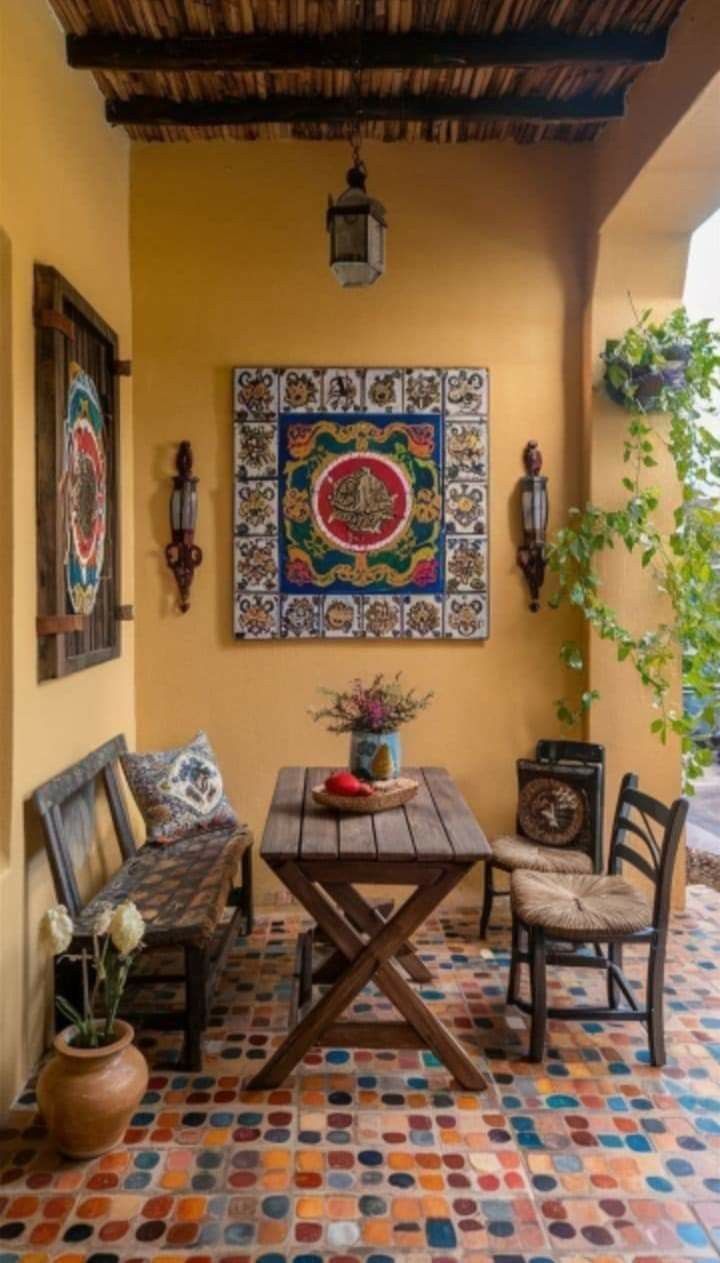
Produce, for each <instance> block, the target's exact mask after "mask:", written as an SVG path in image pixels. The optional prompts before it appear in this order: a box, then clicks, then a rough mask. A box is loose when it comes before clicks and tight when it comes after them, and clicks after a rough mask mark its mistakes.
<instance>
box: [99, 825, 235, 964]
mask: <svg viewBox="0 0 720 1263" xmlns="http://www.w3.org/2000/svg"><path fill="white" fill-rule="evenodd" d="M251 842H252V835H251V834H250V832H249V830H247V829H246V828H244V827H242V828H240V829H233V830H227V829H225V830H218V831H216V832H214V833H203V834H201V835H197V836H195V837H190V838H184V839H182V840H180V841H178V842H174V843H173V845H172V846H156V845H153V844H152V843H146V845H145V846H143V847H141V848H140V850H139V851H138V853H137V855H136V856H134V858H133V859H131V860H129V861H128V862H127V863H126V864H123V866H122V868H121V869H120V870H119V871H118V872H117V873H116V874H115V876H114V877H112V878H111V879H110V881H109V882H108V883H107V885H106V886H104V887H103V889H102V890H101V891H99V892H98V894H97V895H95V897H94V899H92V900H91V901H90V903H89V904H88V905H87V907H85V908H84V909H83V911H82V913H81V915H80V916H79V917H78V918H77V919H76V922H75V924H76V928H77V931H78V936H84V935H87V934H88V933H89V931H90V927H91V925H92V922H93V919H94V917H95V915H96V914H97V911H98V905H99V904H100V903H103V902H109V903H112V904H113V905H115V904H118V903H122V901H123V900H124V899H132V900H133V902H134V903H135V904H136V905H137V907H138V910H139V911H140V913H141V915H142V916H143V918H144V920H145V923H146V925H147V933H146V935H145V943H146V944H147V946H148V947H153V946H159V945H161V944H177V945H181V944H182V945H184V944H186V943H192V944H196V945H197V946H204V945H206V944H207V943H209V941H210V939H211V938H212V935H213V932H214V931H215V929H216V927H217V925H218V923H219V921H220V918H221V917H222V914H223V911H224V909H225V907H226V905H227V902H228V895H229V893H230V891H231V889H232V888H233V886H235V885H236V877H237V872H238V865H239V862H240V858H241V856H242V854H243V851H244V850H245V849H246V848H247V847H248V846H249V845H250V844H251Z"/></svg>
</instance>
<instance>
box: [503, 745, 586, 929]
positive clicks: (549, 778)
mask: <svg viewBox="0 0 720 1263" xmlns="http://www.w3.org/2000/svg"><path fill="white" fill-rule="evenodd" d="M516 766H517V780H518V806H517V815H516V833H515V834H513V835H510V836H507V837H499V838H496V839H495V840H494V841H493V842H491V844H490V845H491V849H492V857H491V859H490V860H488V862H487V864H486V865H485V894H484V897H483V906H482V913H481V915H480V937H481V938H484V937H485V934H486V932H487V928H488V925H489V923H490V914H491V912H492V906H493V900H494V899H495V898H496V897H506V898H507V897H509V894H510V891H509V889H508V890H499V889H498V888H497V887H496V886H495V883H494V880H493V872H494V870H495V869H499V870H501V871H502V872H505V873H508V874H510V875H512V874H513V873H514V872H517V870H518V869H529V870H531V871H532V872H536V873H593V872H599V871H600V869H601V868H602V818H603V790H604V781H605V751H604V750H603V747H602V746H599V745H595V744H594V743H590V742H586V741H548V740H543V741H538V743H537V746H536V749H535V758H534V759H518V760H517V765H516Z"/></svg>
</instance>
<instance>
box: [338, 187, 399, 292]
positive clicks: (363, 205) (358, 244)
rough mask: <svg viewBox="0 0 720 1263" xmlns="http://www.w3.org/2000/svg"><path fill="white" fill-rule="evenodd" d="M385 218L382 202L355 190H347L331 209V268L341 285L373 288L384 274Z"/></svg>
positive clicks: (359, 190)
mask: <svg viewBox="0 0 720 1263" xmlns="http://www.w3.org/2000/svg"><path fill="white" fill-rule="evenodd" d="M383 217H384V211H383V208H382V206H380V203H379V202H376V201H375V200H374V199H373V198H369V197H368V196H367V194H366V193H365V192H363V191H362V190H361V189H356V188H348V189H346V190H345V192H344V193H343V194H342V195H341V196H340V197H339V198H338V199H337V202H336V203H335V205H334V206H331V207H330V210H329V212H328V227H329V231H330V266H331V268H332V270H333V272H334V273H335V275H336V277H337V279H338V281H339V282H340V284H341V285H343V286H345V287H351V286H359V285H372V284H373V282H374V281H376V280H377V278H378V277H379V276H381V275H382V272H383V270H384V267H385V258H384V254H385V251H384V240H383V238H384V233H385V225H384V222H383Z"/></svg>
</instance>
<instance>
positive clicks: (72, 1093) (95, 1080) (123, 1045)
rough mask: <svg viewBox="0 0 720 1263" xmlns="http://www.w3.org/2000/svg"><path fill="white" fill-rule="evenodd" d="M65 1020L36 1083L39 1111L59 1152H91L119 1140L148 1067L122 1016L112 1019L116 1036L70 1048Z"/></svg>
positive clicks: (70, 1154) (70, 1031)
mask: <svg viewBox="0 0 720 1263" xmlns="http://www.w3.org/2000/svg"><path fill="white" fill-rule="evenodd" d="M73 1033H74V1027H72V1026H69V1027H67V1029H66V1030H64V1031H61V1032H60V1034H59V1035H56V1037H55V1056H54V1057H52V1058H51V1060H50V1061H49V1062H48V1063H47V1064H46V1065H45V1066H44V1067H43V1069H42V1071H41V1072H40V1077H39V1079H38V1085H37V1098H38V1105H39V1107H40V1112H41V1114H42V1116H43V1118H44V1119H45V1122H46V1123H47V1126H48V1130H49V1132H50V1135H51V1137H52V1139H53V1140H54V1142H55V1144H56V1145H57V1147H58V1149H59V1150H60V1152H61V1153H64V1154H66V1155H67V1156H68V1157H70V1158H95V1157H97V1155H98V1154H101V1153H106V1152H107V1151H108V1149H112V1148H113V1146H114V1145H116V1144H118V1143H119V1141H121V1140H122V1138H123V1135H124V1134H125V1129H126V1127H127V1125H128V1123H129V1121H130V1119H131V1117H132V1115H133V1113H134V1112H135V1110H136V1109H137V1106H138V1104H139V1102H140V1100H141V1098H142V1097H143V1095H144V1093H145V1090H146V1088H147V1082H148V1068H147V1062H146V1061H145V1058H144V1057H143V1055H142V1053H141V1052H139V1051H138V1049H137V1048H135V1046H134V1044H133V1042H132V1040H133V1035H134V1031H133V1028H132V1026H130V1025H129V1023H128V1022H122V1021H120V1020H119V1019H118V1020H117V1021H116V1022H115V1033H116V1034H117V1036H118V1038H117V1039H116V1041H115V1043H114V1044H106V1045H105V1046H104V1047H102V1048H74V1047H73V1045H72V1044H70V1043H69V1042H68V1040H69V1039H70V1038H72V1035H73Z"/></svg>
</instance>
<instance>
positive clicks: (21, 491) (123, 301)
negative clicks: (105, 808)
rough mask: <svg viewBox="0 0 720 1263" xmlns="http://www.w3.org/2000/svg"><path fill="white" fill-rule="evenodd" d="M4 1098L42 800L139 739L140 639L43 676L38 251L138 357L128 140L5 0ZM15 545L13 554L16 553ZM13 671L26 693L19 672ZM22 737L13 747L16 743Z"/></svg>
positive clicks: (0, 111) (41, 34)
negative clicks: (59, 674) (39, 793)
mask: <svg viewBox="0 0 720 1263" xmlns="http://www.w3.org/2000/svg"><path fill="white" fill-rule="evenodd" d="M0 58H1V61H0V119H1V124H0V125H1V126H2V135H1V137H0V190H1V193H0V196H1V198H2V201H1V202H0V260H1V268H0V276H1V279H2V300H1V302H0V337H1V338H2V342H1V343H0V347H1V350H0V379H1V380H2V383H3V384H2V388H1V390H0V406H1V407H2V439H1V440H0V442H1V443H2V449H1V450H2V460H1V461H0V470H1V471H2V473H1V477H2V492H1V494H2V501H3V506H4V510H5V512H4V513H3V531H2V535H3V542H2V551H1V552H0V577H1V579H2V582H0V603H1V609H2V616H1V617H0V637H1V638H2V639H1V641H0V688H1V689H2V715H3V719H2V728H0V830H1V831H0V1033H1V1035H2V1040H1V1060H0V1101H2V1102H6V1101H7V1100H8V1099H9V1097H10V1096H11V1094H12V1093H13V1092H14V1090H15V1089H16V1087H17V1086H18V1084H19V1082H20V1080H21V1078H22V1076H23V1075H24V1074H25V1073H26V1072H27V1068H28V1066H29V1065H30V1064H31V1063H32V1061H33V1059H34V1058H35V1057H36V1056H37V1054H38V1053H39V1051H40V1049H41V1047H42V1045H43V1042H44V1035H45V1031H46V1020H47V1009H48V1005H47V999H48V992H47V985H46V984H47V982H48V979H49V968H48V964H47V961H46V960H45V959H44V957H43V956H42V955H40V954H39V953H38V951H37V948H36V938H37V924H38V921H39V919H40V916H41V914H42V912H43V910H44V908H45V907H46V906H47V904H48V903H49V902H51V901H52V900H53V898H54V895H53V890H52V883H51V881H50V878H49V872H48V869H47V865H46V861H45V856H44V851H43V847H42V841H41V838H40V837H39V836H38V833H37V830H36V829H35V828H34V827H33V821H32V813H31V812H29V810H28V808H27V798H28V796H29V795H30V793H31V792H32V790H33V789H34V788H35V787H36V786H37V785H38V784H39V783H40V782H41V781H42V780H44V779H45V778H46V777H48V776H50V775H52V774H53V773H55V772H57V771H60V770H61V769H62V768H63V767H64V766H65V765H66V764H68V763H70V762H72V760H73V759H75V758H79V757H81V756H82V755H83V754H85V753H87V752H88V750H90V749H91V748H92V747H93V746H94V745H96V744H99V743H100V742H101V741H102V740H104V739H105V738H107V737H109V736H110V735H112V734H113V733H115V732H118V731H121V730H124V731H125V732H127V733H128V736H129V738H130V740H132V739H133V737H134V726H135V704H134V696H133V679H134V676H133V672H134V664H133V640H134V634H133V629H132V626H131V625H128V624H125V625H124V626H123V633H122V635H123V652H122V657H121V658H120V659H119V660H116V661H114V662H112V663H108V664H106V665H104V666H101V667H95V668H93V669H92V670H89V671H85V672H82V673H80V674H79V675H77V676H73V677H70V678H68V679H67V680H62V681H51V682H48V683H45V684H42V685H39V684H38V683H37V672H36V653H37V642H36V638H35V614H36V598H35V481H34V479H35V445H34V433H35V416H34V371H35V368H34V328H33V321H32V290H33V263H34V262H35V261H38V262H43V263H48V264H52V265H53V266H55V267H56V268H58V269H59V270H60V271H61V272H62V273H64V275H66V276H67V277H68V279H69V280H70V281H71V282H72V284H74V285H75V286H76V287H77V288H78V289H79V290H80V291H81V292H82V293H83V294H84V295H85V297H86V298H87V299H88V300H89V301H90V302H91V303H92V304H93V305H94V306H95V307H96V308H97V309H98V310H99V311H100V312H101V313H102V315H103V316H104V317H105V319H106V320H107V321H108V322H109V323H110V324H111V325H112V326H113V327H114V328H115V329H116V330H117V332H118V333H119V335H120V345H121V350H122V354H123V355H124V356H128V357H129V356H130V354H131V344H130V314H131V313H130V269H129V245H128V160H129V144H128V142H127V139H126V138H125V137H124V136H123V135H121V134H118V133H111V132H110V131H109V130H108V129H107V127H106V126H105V123H104V121H103V117H102V108H101V104H100V99H99V96H98V92H97V89H96V88H95V86H94V85H93V83H92V82H91V80H90V79H89V77H86V76H73V75H72V74H71V73H70V72H69V71H68V70H67V69H66V67H65V54H64V41H63V37H62V33H61V31H60V28H59V26H58V25H57V23H56V21H55V20H54V18H53V17H52V16H51V14H50V12H49V10H48V7H47V5H46V4H45V2H44V0H22V3H11V4H2V5H0ZM121 389H122V488H123V509H124V513H123V540H122V544H123V577H122V590H123V600H124V601H126V602H129V601H132V586H133V584H132V576H133V529H132V480H133V459H132V417H131V409H130V403H131V389H130V385H129V383H128V382H127V381H124V382H123V385H122V388H121ZM11 549H12V551H11ZM11 683H12V689H10V684H11ZM10 748H12V759H10V756H9V753H8V751H9V749H10Z"/></svg>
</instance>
